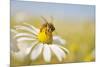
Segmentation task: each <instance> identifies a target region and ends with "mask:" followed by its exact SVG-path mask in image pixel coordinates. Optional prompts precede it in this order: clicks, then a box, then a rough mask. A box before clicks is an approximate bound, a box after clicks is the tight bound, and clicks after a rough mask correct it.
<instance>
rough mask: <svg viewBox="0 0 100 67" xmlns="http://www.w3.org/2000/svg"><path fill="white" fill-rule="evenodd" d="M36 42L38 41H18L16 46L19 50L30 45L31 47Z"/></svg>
mask: <svg viewBox="0 0 100 67" xmlns="http://www.w3.org/2000/svg"><path fill="white" fill-rule="evenodd" d="M37 43H38V41H33V42H32V44H29V43H27V42H18V44H17V45H18V48H19V49H20V50H24V49H27V48H30V47H33V46H34V45H36V44H37Z"/></svg>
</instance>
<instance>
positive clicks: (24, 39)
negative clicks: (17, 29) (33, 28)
mask: <svg viewBox="0 0 100 67" xmlns="http://www.w3.org/2000/svg"><path fill="white" fill-rule="evenodd" d="M27 40H28V41H30V40H36V39H34V38H29V37H20V38H17V41H18V42H21V41H27Z"/></svg>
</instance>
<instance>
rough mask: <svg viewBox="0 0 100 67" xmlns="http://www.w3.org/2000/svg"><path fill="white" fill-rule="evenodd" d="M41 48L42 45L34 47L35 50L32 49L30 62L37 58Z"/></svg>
mask: <svg viewBox="0 0 100 67" xmlns="http://www.w3.org/2000/svg"><path fill="white" fill-rule="evenodd" d="M42 48H43V44H38V45H37V46H35V48H34V49H33V51H32V53H31V59H32V60H35V59H37V58H38V56H39V55H40V54H41V52H42Z"/></svg>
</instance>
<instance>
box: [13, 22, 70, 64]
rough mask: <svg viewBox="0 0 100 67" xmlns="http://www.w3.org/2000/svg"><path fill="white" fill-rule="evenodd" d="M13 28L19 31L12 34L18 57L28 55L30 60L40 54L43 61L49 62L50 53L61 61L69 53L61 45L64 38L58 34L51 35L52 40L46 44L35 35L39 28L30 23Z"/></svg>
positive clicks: (63, 42)
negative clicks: (15, 41)
mask: <svg viewBox="0 0 100 67" xmlns="http://www.w3.org/2000/svg"><path fill="white" fill-rule="evenodd" d="M14 30H16V31H19V30H20V32H18V33H16V35H15V36H14V38H16V40H17V42H18V44H17V45H18V48H19V52H15V53H14V54H15V55H16V56H17V57H19V58H20V59H22V58H24V57H25V56H27V55H28V56H29V57H30V59H31V60H36V59H37V58H38V57H39V56H40V55H41V54H42V55H43V59H44V61H45V62H50V61H51V58H52V54H54V55H55V56H56V57H57V59H58V61H59V62H61V61H62V60H63V59H64V58H65V57H66V54H68V53H69V51H68V50H67V49H66V48H64V47H63V45H64V44H65V40H63V39H61V38H60V37H59V36H53V42H52V43H51V44H47V43H42V42H40V41H39V39H38V38H37V36H38V34H39V32H40V30H39V29H37V28H35V27H34V26H32V25H30V24H26V23H25V24H24V25H19V26H16V27H15V29H14ZM22 30H23V31H24V32H23V31H22ZM25 31H27V32H25ZM28 41H31V44H29V43H28Z"/></svg>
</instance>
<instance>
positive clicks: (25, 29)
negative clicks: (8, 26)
mask: <svg viewBox="0 0 100 67" xmlns="http://www.w3.org/2000/svg"><path fill="white" fill-rule="evenodd" d="M16 29H17V30H24V31H29V32H32V33H33V34H35V35H37V34H38V33H37V32H36V31H34V30H33V29H31V28H29V27H26V26H21V25H20V26H16Z"/></svg>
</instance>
